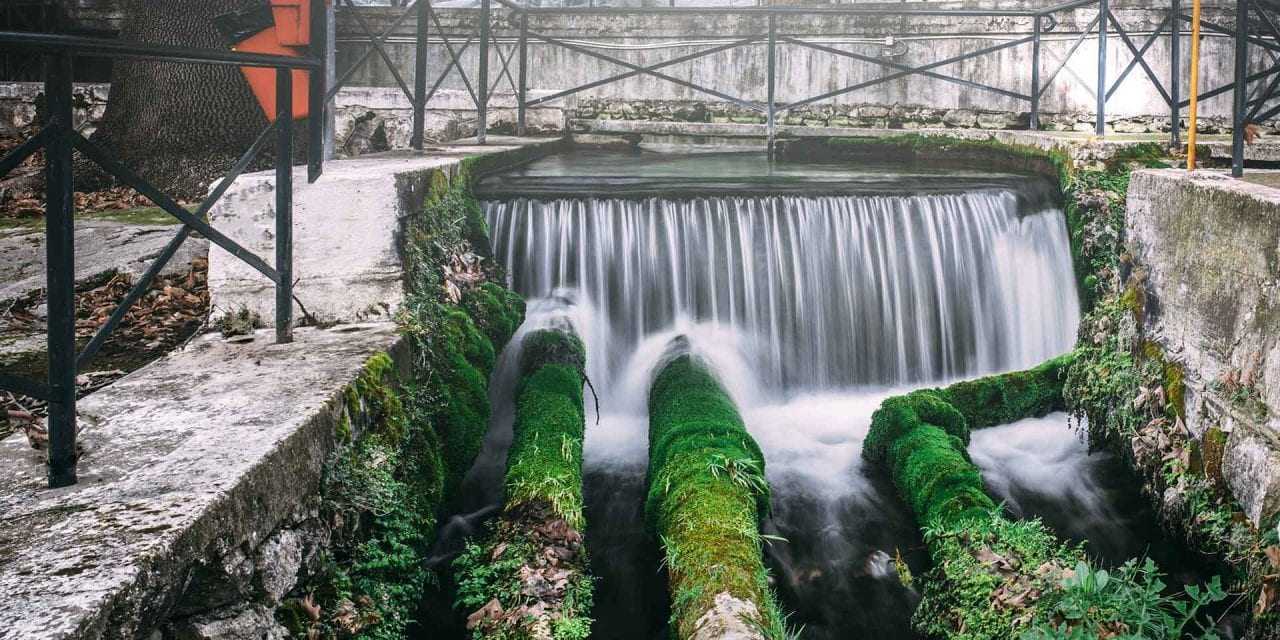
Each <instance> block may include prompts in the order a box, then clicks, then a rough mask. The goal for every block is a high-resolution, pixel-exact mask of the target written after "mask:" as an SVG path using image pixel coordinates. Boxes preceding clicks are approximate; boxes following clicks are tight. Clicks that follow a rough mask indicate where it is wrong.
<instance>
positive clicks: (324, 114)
mask: <svg viewBox="0 0 1280 640" xmlns="http://www.w3.org/2000/svg"><path fill="white" fill-rule="evenodd" d="M310 2H311V25H310V27H311V48H310V52H311V57H313V58H315V59H317V60H320V68H319V69H316V70H314V71H311V72H310V73H309V74H308V76H307V182H315V181H316V180H319V179H320V175H321V174H322V173H324V129H325V125H326V123H328V121H329V101H328V100H325V94H326V93H327V91H326V87H325V82H326V81H327V79H328V77H329V64H328V60H329V11H328V8H327V7H326V5H325V1H324V0H310Z"/></svg>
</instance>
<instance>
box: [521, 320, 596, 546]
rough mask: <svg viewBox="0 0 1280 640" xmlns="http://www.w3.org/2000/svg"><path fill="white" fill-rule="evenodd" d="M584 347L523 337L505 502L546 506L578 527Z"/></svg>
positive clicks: (554, 334) (564, 337) (557, 337)
mask: <svg viewBox="0 0 1280 640" xmlns="http://www.w3.org/2000/svg"><path fill="white" fill-rule="evenodd" d="M585 351H586V350H585V348H584V347H583V345H582V341H581V340H579V339H578V338H577V336H574V335H571V334H566V333H563V332H560V331H539V332H536V333H533V334H531V335H529V336H527V337H526V339H525V349H524V353H523V354H522V357H521V361H522V368H523V369H524V370H526V371H530V373H528V374H527V375H525V376H524V377H523V378H522V380H521V382H520V387H519V394H518V396H517V400H516V416H515V423H514V425H513V428H512V429H513V439H512V443H511V450H510V452H509V453H508V454H507V477H506V487H507V503H508V504H509V505H512V506H515V505H520V504H524V503H529V502H533V501H536V500H545V501H547V502H549V503H550V504H551V506H552V508H553V510H554V511H555V512H556V514H557V515H559V516H560V517H562V518H564V519H565V520H566V521H567V522H568V523H569V525H570V526H572V527H574V528H575V529H582V528H583V526H584V525H585V521H584V519H583V515H582V442H583V438H584V437H585V429H586V427H585V425H586V418H585V416H584V414H583V404H582V385H583V380H584V374H583V367H584V366H585V359H586V355H585Z"/></svg>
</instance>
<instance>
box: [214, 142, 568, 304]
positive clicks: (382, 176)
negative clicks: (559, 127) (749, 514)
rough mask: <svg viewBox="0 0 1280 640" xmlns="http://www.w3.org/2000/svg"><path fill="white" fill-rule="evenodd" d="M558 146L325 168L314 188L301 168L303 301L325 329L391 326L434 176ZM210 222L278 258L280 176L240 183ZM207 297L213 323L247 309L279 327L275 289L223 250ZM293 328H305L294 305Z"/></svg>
mask: <svg viewBox="0 0 1280 640" xmlns="http://www.w3.org/2000/svg"><path fill="white" fill-rule="evenodd" d="M559 143H560V140H559V139H558V138H555V139H548V138H540V139H534V138H504V137H499V136H490V138H489V144H487V145H485V146H478V145H476V144H474V143H468V142H466V141H463V142H460V143H458V144H454V145H449V146H445V147H435V148H431V149H429V150H427V151H424V152H415V151H392V152H386V153H378V154H371V155H366V156H359V157H357V158H352V159H348V160H336V161H332V162H329V163H327V164H326V165H325V172H324V175H323V176H322V177H321V178H320V179H319V180H318V181H316V182H315V183H314V184H307V179H306V169H305V167H299V168H298V169H296V170H295V172H294V176H293V181H294V211H293V219H294V231H293V234H294V262H293V270H294V278H295V279H296V280H297V286H296V288H295V289H294V294H295V296H296V298H297V299H298V300H300V301H301V302H302V305H303V306H305V307H306V310H307V311H308V312H309V313H310V314H311V315H312V316H314V317H315V318H316V319H317V320H319V321H321V322H364V321H367V320H379V319H381V320H385V319H389V318H390V317H392V315H393V314H394V313H395V311H396V309H398V308H399V307H400V305H401V303H402V302H403V300H404V261H403V260H402V259H401V255H400V236H401V221H402V220H403V219H404V217H405V216H408V215H410V214H412V213H413V212H415V211H418V210H419V209H420V208H421V207H422V203H423V199H424V198H425V196H426V194H427V191H428V187H429V186H430V185H429V182H428V181H429V180H430V178H431V175H432V174H433V173H434V172H437V171H443V172H445V173H446V174H447V175H455V174H456V173H457V172H458V170H459V168H460V167H461V166H462V163H463V160H464V159H480V160H481V161H484V162H492V163H495V164H494V165H493V166H502V165H504V164H507V163H510V164H514V163H518V162H522V161H526V160H528V159H531V158H533V157H537V156H538V155H541V154H544V153H550V152H552V151H554V150H555V149H557V148H558V145H559ZM210 218H211V220H212V222H213V225H214V227H216V228H217V229H219V230H220V231H223V232H224V233H226V234H227V235H229V236H231V237H232V238H235V239H236V240H237V241H239V242H240V243H242V244H243V245H244V246H245V247H246V248H248V249H249V250H250V251H253V252H254V253H256V254H258V255H259V256H266V257H269V256H274V255H275V253H274V252H275V174H274V172H259V173H253V174H249V175H244V176H241V177H240V178H239V179H237V180H236V182H235V184H234V185H232V186H231V189H230V190H228V191H227V194H226V196H224V197H223V199H222V200H221V201H220V202H219V203H218V205H217V206H215V207H214V208H213V211H211V212H210ZM268 260H270V258H268ZM209 292H210V297H211V300H210V303H211V305H212V307H213V309H214V314H215V317H216V315H217V314H219V313H224V312H228V311H236V310H239V309H240V308H246V309H249V310H250V311H253V312H256V313H257V314H258V315H259V316H260V317H261V318H262V320H263V322H264V324H266V325H268V326H270V325H271V324H272V322H273V319H274V318H275V289H274V285H273V284H272V282H271V281H270V280H268V279H267V278H266V277H265V276H263V275H262V274H260V273H258V272H257V271H256V270H254V269H253V268H252V267H250V266H249V265H248V264H245V263H244V262H242V261H241V260H239V259H238V258H235V257H233V256H231V255H230V254H228V253H227V252H226V251H223V250H222V249H220V248H218V247H216V246H215V247H213V248H211V250H210V252H209ZM294 318H295V319H297V320H301V319H302V318H303V315H302V313H301V308H298V307H297V305H296V304H295V309H294Z"/></svg>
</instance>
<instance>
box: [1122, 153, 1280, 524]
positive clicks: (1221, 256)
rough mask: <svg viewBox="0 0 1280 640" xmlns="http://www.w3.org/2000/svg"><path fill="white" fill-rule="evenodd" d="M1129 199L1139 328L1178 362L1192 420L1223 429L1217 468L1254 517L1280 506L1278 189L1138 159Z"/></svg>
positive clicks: (1202, 427) (1270, 179) (1254, 175)
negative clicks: (1140, 167) (1141, 285)
mask: <svg viewBox="0 0 1280 640" xmlns="http://www.w3.org/2000/svg"><path fill="white" fill-rule="evenodd" d="M1250 179H1251V180H1258V181H1262V182H1266V183H1267V184H1270V185H1275V184H1280V172H1272V171H1251V172H1250ZM1128 203H1129V204H1128V229H1127V233H1128V240H1129V244H1130V248H1131V251H1132V253H1133V256H1134V260H1135V263H1136V265H1137V267H1136V270H1135V274H1136V278H1137V280H1138V281H1142V282H1145V286H1146V290H1147V304H1146V305H1145V307H1146V309H1147V313H1146V320H1145V324H1146V330H1147V332H1148V334H1149V335H1153V336H1155V337H1156V339H1157V340H1158V341H1159V342H1160V343H1161V345H1162V346H1163V347H1164V349H1165V352H1166V353H1168V354H1169V355H1170V357H1171V358H1172V359H1174V360H1176V361H1177V362H1179V363H1181V364H1183V365H1184V366H1185V368H1186V382H1187V394H1186V406H1187V426H1188V427H1189V428H1190V429H1191V431H1192V432H1193V433H1195V434H1196V435H1197V436H1201V435H1203V434H1204V433H1205V431H1207V430H1208V429H1211V428H1214V429H1221V430H1222V431H1225V432H1230V435H1229V437H1228V440H1227V448H1226V452H1225V456H1224V462H1223V469H1224V475H1225V477H1226V479H1227V482H1228V484H1229V485H1230V486H1231V489H1232V492H1233V493H1234V494H1235V496H1236V498H1237V499H1239V500H1240V502H1241V504H1242V505H1243V506H1244V507H1245V510H1246V512H1247V514H1248V515H1249V516H1250V517H1251V518H1253V519H1254V520H1255V522H1256V521H1257V520H1258V519H1259V517H1260V516H1262V515H1264V514H1270V513H1274V512H1275V511H1276V510H1278V509H1280V313H1278V311H1280V190H1277V189H1275V188H1272V187H1270V186H1262V185H1260V184H1251V183H1250V182H1246V181H1242V180H1235V179H1232V178H1230V177H1228V176H1227V175H1225V174H1224V173H1220V172H1199V171H1198V172H1196V173H1195V174H1193V175H1189V174H1188V173H1187V172H1185V171H1182V170H1176V169H1163V170H1145V171H1139V172H1136V173H1134V175H1133V179H1132V181H1131V182H1130V186H1129V198H1128Z"/></svg>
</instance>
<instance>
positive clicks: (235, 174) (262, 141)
mask: <svg viewBox="0 0 1280 640" xmlns="http://www.w3.org/2000/svg"><path fill="white" fill-rule="evenodd" d="M275 128H276V123H274V122H273V123H271V124H270V125H268V126H267V128H266V129H264V130H263V131H262V133H260V134H258V139H257V140H254V141H253V144H252V145H250V146H249V149H248V151H245V152H244V155H242V156H240V159H239V160H237V161H236V163H235V165H234V166H232V167H231V171H229V172H228V173H227V175H226V176H225V177H223V178H222V180H220V181H219V182H218V186H217V187H215V188H214V190H213V191H212V192H211V193H210V194H209V195H208V196H207V197H206V198H205V199H204V201H203V202H201V203H200V206H199V208H197V209H196V211H195V213H193V214H191V215H193V216H195V217H196V218H198V219H200V220H204V219H205V216H207V215H208V213H209V210H210V209H213V205H215V204H217V202H218V200H220V199H221V198H222V196H223V195H224V194H226V192H227V190H228V189H230V188H231V184H232V183H233V182H235V181H236V178H239V177H240V174H242V173H244V172H245V171H246V170H247V169H248V168H249V165H250V164H252V163H253V160H254V159H255V158H257V157H258V154H259V153H261V152H262V148H263V147H264V146H265V145H266V143H267V141H268V140H270V139H271V132H272V131H274V130H275ZM191 231H192V229H191V226H190V225H186V224H184V225H182V229H180V230H178V233H177V234H176V235H174V237H173V239H172V240H170V241H169V242H168V244H166V245H165V247H164V249H163V250H161V251H160V254H159V255H158V256H156V258H155V260H152V261H151V265H150V266H148V267H147V270H146V272H144V273H143V274H142V277H140V278H138V281H137V282H135V283H134V284H133V287H132V288H130V289H129V293H128V294H126V295H125V297H124V300H121V301H120V304H118V305H116V308H115V309H114V310H113V311H112V312H111V317H109V318H107V321H106V322H105V323H104V324H103V325H102V326H101V327H99V328H98V331H97V333H95V334H94V335H93V338H92V339H91V340H89V344H87V345H85V347H84V350H83V351H81V352H80V355H78V356H76V370H77V371H79V370H81V369H84V367H85V366H86V365H87V364H89V362H90V361H91V360H92V359H93V357H94V356H95V355H97V354H98V350H99V349H101V348H102V345H104V344H106V342H107V338H109V337H110V336H111V334H112V332H114V331H115V329H116V327H117V326H119V324H120V322H121V321H122V320H124V317H125V314H127V313H129V309H130V308H132V307H133V305H134V304H135V303H136V302H137V301H138V300H139V299H140V298H141V297H142V296H143V295H144V294H146V292H147V290H148V289H150V288H151V283H152V282H153V281H154V280H155V279H156V277H157V276H159V275H160V272H161V271H162V270H164V268H165V266H166V265H168V264H169V261H170V260H172V259H173V256H174V255H175V254H177V252H178V249H180V248H181V247H182V245H183V243H184V242H186V240H187V238H189V237H190V236H191Z"/></svg>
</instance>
